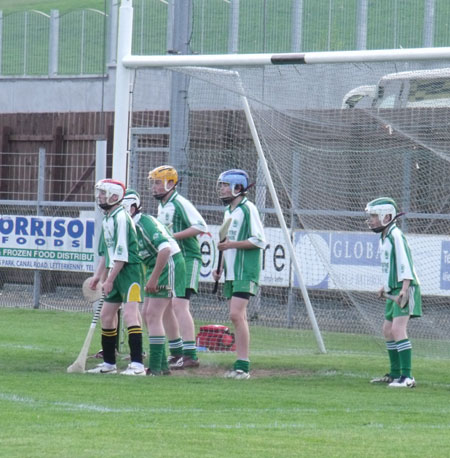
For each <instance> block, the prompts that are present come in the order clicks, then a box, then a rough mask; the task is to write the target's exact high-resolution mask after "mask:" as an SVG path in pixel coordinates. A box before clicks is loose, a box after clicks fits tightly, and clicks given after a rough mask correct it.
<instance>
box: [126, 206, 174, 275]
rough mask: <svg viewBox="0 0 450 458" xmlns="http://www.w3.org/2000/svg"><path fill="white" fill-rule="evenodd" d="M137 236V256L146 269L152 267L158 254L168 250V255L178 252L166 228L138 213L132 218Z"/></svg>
mask: <svg viewBox="0 0 450 458" xmlns="http://www.w3.org/2000/svg"><path fill="white" fill-rule="evenodd" d="M133 221H134V224H135V225H136V231H137V234H138V243H139V255H140V257H141V259H142V261H143V262H144V264H145V265H146V266H147V267H150V268H152V267H154V266H155V263H156V257H157V256H158V253H159V252H160V251H161V250H163V249H164V248H167V247H169V248H170V255H171V256H173V255H174V254H176V253H179V252H180V247H179V246H178V243H177V241H176V240H175V239H174V238H173V237H172V236H171V235H170V234H169V231H168V229H167V227H166V226H164V225H163V224H161V223H160V222H159V221H158V220H157V219H156V218H154V217H153V216H151V215H144V214H142V213H138V214H137V215H135V216H134V217H133Z"/></svg>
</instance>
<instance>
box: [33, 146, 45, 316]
mask: <svg viewBox="0 0 450 458" xmlns="http://www.w3.org/2000/svg"><path fill="white" fill-rule="evenodd" d="M44 198H45V148H39V168H38V190H37V202H36V215H37V216H40V215H42V202H43V201H44ZM40 298H41V271H40V270H35V271H34V284H33V308H35V309H38V308H39V301H40Z"/></svg>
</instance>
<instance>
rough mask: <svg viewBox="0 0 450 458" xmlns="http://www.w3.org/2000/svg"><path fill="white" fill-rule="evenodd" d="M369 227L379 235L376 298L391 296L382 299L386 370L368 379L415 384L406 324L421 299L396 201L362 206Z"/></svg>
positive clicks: (385, 199)
mask: <svg viewBox="0 0 450 458" xmlns="http://www.w3.org/2000/svg"><path fill="white" fill-rule="evenodd" d="M366 213H367V214H368V225H369V227H370V229H371V230H372V231H374V232H376V233H380V234H381V238H380V257H381V268H382V272H383V277H384V284H383V286H382V287H381V288H380V290H379V291H378V297H380V298H381V297H383V295H384V294H385V293H389V295H390V296H395V300H392V299H386V307H385V321H384V324H383V335H384V337H385V339H386V347H387V351H388V354H389V360H390V371H389V373H387V374H386V375H384V376H383V377H379V378H375V379H373V380H371V382H372V383H389V386H390V387H394V388H396V387H399V388H402V387H407V388H413V387H414V386H416V382H415V380H414V377H413V376H412V375H411V353H412V350H411V349H412V347H411V342H410V340H409V339H408V334H407V326H408V322H409V319H410V318H415V317H420V316H421V315H422V298H421V293H420V285H419V280H418V278H417V274H416V272H415V270H414V264H413V260H412V256H411V250H410V248H409V246H408V242H407V241H406V238H405V236H404V234H403V232H402V231H401V230H400V228H399V227H398V226H397V225H396V223H395V221H396V219H397V218H398V217H399V216H401V215H402V213H399V210H398V207H397V204H396V203H395V201H394V200H393V199H391V198H390V197H380V198H378V199H374V200H372V201H371V202H369V203H368V204H367V206H366Z"/></svg>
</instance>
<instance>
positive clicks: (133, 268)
mask: <svg viewBox="0 0 450 458" xmlns="http://www.w3.org/2000/svg"><path fill="white" fill-rule="evenodd" d="M143 280H144V272H143V269H142V264H125V265H124V266H123V267H122V269H121V270H120V272H119V274H118V275H117V277H116V279H115V280H114V284H113V289H112V291H111V292H110V293H109V294H108V296H106V297H105V301H106V302H112V303H114V304H120V303H124V304H126V303H127V302H142V293H141V288H142V283H143Z"/></svg>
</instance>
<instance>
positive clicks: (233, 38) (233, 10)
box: [228, 0, 239, 54]
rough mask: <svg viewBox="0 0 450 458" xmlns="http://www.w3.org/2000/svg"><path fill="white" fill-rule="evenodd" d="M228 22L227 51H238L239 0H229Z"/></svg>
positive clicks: (233, 52) (234, 52)
mask: <svg viewBox="0 0 450 458" xmlns="http://www.w3.org/2000/svg"><path fill="white" fill-rule="evenodd" d="M229 18H230V19H229V23H228V53H229V54H237V53H238V52H239V0H231V3H230V16H229Z"/></svg>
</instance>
